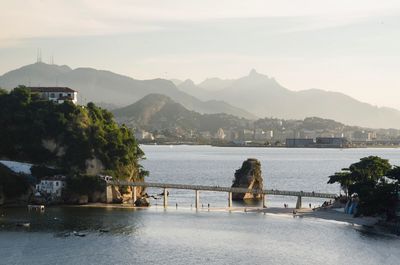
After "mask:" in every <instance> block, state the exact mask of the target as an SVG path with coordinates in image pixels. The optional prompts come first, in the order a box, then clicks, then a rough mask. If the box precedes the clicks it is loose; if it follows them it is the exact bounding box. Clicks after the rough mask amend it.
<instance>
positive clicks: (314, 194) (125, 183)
mask: <svg viewBox="0 0 400 265" xmlns="http://www.w3.org/2000/svg"><path fill="white" fill-rule="evenodd" d="M108 184H110V185H116V186H131V187H151V188H164V189H184V190H198V191H201V190H202V191H219V192H232V193H252V194H266V195H281V196H296V197H313V198H329V199H334V198H335V197H337V196H338V195H337V194H334V193H320V192H304V191H285V190H273V189H271V190H261V189H246V188H232V187H220V186H205V185H189V184H170V183H155V182H131V181H118V180H117V181H110V182H108Z"/></svg>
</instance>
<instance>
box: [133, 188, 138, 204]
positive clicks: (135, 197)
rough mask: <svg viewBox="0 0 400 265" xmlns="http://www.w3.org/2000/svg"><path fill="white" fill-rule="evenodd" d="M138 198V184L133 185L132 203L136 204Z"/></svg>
mask: <svg viewBox="0 0 400 265" xmlns="http://www.w3.org/2000/svg"><path fill="white" fill-rule="evenodd" d="M136 200H137V189H136V186H133V187H132V203H133V204H135V202H136Z"/></svg>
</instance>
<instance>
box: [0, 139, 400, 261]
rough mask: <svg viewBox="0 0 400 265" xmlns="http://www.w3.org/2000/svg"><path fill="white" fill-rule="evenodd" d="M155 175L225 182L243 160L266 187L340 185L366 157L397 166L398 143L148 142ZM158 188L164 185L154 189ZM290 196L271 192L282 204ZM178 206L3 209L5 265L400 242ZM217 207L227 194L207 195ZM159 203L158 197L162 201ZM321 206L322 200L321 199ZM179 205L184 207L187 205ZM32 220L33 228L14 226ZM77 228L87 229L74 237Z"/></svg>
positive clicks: (290, 253)
mask: <svg viewBox="0 0 400 265" xmlns="http://www.w3.org/2000/svg"><path fill="white" fill-rule="evenodd" d="M143 149H144V151H145V152H146V156H147V158H148V159H147V160H146V161H145V162H144V163H143V164H144V165H145V167H146V168H147V169H149V170H150V171H151V176H150V177H149V178H148V181H163V182H172V183H190V184H192V183H193V184H204V185H220V186H228V185H230V184H231V182H232V178H233V172H234V170H235V169H237V168H239V167H240V165H241V163H242V161H243V160H244V159H246V158H248V157H255V158H258V159H260V160H261V162H262V164H263V175H264V179H265V186H266V188H275V189H282V190H283V189H293V190H315V191H331V192H338V187H336V186H331V185H327V184H326V177H327V176H328V175H330V174H332V173H333V172H335V171H337V170H340V168H342V167H345V166H348V165H349V164H350V163H353V162H355V161H357V160H358V159H359V158H360V157H363V156H367V155H380V156H382V157H385V158H388V159H390V161H391V162H392V163H394V164H400V153H399V150H397V149H348V150H333V149H264V148H262V149H261V148H254V149H253V148H214V147H207V146H201V147H198V146H189V147H188V146H174V147H171V148H170V147H169V146H144V147H143ZM153 192H154V193H157V192H159V191H158V190H154V191H153ZM287 199H288V198H275V199H273V198H269V201H268V202H269V203H270V204H274V203H276V204H278V203H281V202H282V201H284V200H287ZM171 200H173V201H176V202H177V203H179V207H178V209H175V206H174V207H171V208H169V209H167V210H163V209H162V208H161V207H159V206H158V207H156V206H154V207H152V208H150V209H145V210H133V209H95V208H74V207H57V208H47V209H46V211H45V213H42V214H40V213H35V212H31V213H28V212H27V211H26V210H25V209H24V208H23V209H0V264H322V263H323V264H335V265H336V264H399V261H400V240H399V238H398V237H396V236H382V235H376V234H373V233H370V232H366V231H364V230H363V229H359V228H357V227H353V226H351V225H347V224H343V223H337V222H330V221H324V220H314V219H298V218H292V217H285V216H276V215H263V214H257V213H228V212H208V211H200V212H196V211H195V210H191V209H190V204H191V203H193V194H192V193H191V192H182V193H179V192H175V191H171V194H170V201H171ZM201 200H202V201H204V203H210V204H211V206H214V205H216V206H218V205H225V203H226V198H225V197H224V196H223V195H219V194H212V193H207V192H204V193H201ZM155 203H156V201H153V204H155ZM315 203H318V202H315ZM181 205H182V206H181ZM24 222H30V223H31V225H30V227H29V228H25V227H17V226H16V224H17V223H24ZM73 231H78V232H80V233H83V234H85V235H86V236H85V237H78V236H74V235H73V234H72V233H73Z"/></svg>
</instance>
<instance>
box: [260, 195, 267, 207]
mask: <svg viewBox="0 0 400 265" xmlns="http://www.w3.org/2000/svg"><path fill="white" fill-rule="evenodd" d="M265 197H266V196H265V193H263V194H261V199H262V207H263V208H267V204H266V201H265Z"/></svg>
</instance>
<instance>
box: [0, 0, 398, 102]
mask: <svg viewBox="0 0 400 265" xmlns="http://www.w3.org/2000/svg"><path fill="white" fill-rule="evenodd" d="M0 10H2V12H1V15H0V29H1V30H0V74H3V73H5V72H7V71H9V70H11V69H15V68H17V67H20V66H23V65H25V64H29V63H32V62H34V61H35V60H36V53H37V49H38V48H40V49H41V50H42V57H43V61H44V62H49V60H50V57H51V56H52V55H53V56H54V61H55V63H56V64H66V65H69V66H71V67H72V68H76V67H81V66H85V67H93V68H99V69H107V70H111V71H114V72H117V73H121V74H126V75H129V76H132V77H134V78H138V79H148V78H155V77H163V78H179V79H186V78H191V79H193V80H194V81H195V82H200V81H202V80H203V79H204V78H206V77H215V76H218V77H222V78H236V77H240V76H244V75H247V73H248V72H249V71H250V69H252V68H255V69H257V71H258V72H261V73H264V74H267V75H269V76H273V77H275V78H276V79H277V80H278V82H280V83H281V84H282V85H284V86H285V87H287V88H289V89H291V90H303V89H309V88H320V89H325V90H332V91H339V92H343V93H346V94H348V95H350V96H353V97H355V98H357V99H360V100H362V101H365V102H369V103H372V104H374V105H379V106H382V105H387V106H391V107H395V108H398V109H400V100H399V98H400V81H399V74H400V1H399V0H396V1H390V0H380V1H370V0H351V1H349V0H334V1H324V0H310V1H304V0H292V1H288V0H279V1H278V0H274V1H266V0H260V1H251V0H246V1H243V0H226V1H218V0H200V1H199V0H182V1H176V0H154V1H151V0H143V1H122V0H121V1H115V0H114V1H111V0H110V1H102V0H86V1H74V0H65V1H56V0H42V1H40V0H36V1H34V0H24V1H20V0H1V1H0Z"/></svg>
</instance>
